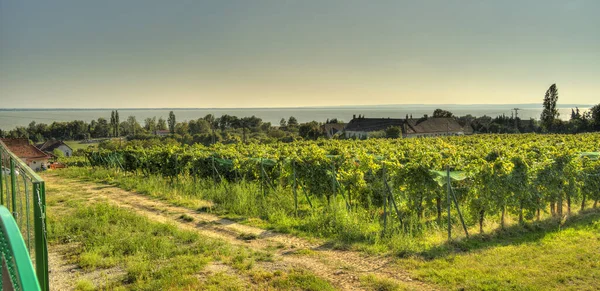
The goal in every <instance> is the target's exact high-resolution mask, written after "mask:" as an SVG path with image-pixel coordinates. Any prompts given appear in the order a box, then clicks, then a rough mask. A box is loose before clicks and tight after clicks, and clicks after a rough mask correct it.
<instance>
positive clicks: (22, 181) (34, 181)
mask: <svg viewBox="0 0 600 291" xmlns="http://www.w3.org/2000/svg"><path fill="white" fill-rule="evenodd" d="M0 165H1V171H2V176H1V179H0V204H1V205H3V206H5V207H6V208H7V210H8V211H9V212H10V213H11V214H12V216H13V218H14V220H15V222H16V226H17V228H18V229H19V231H20V233H21V236H22V237H23V240H24V242H25V247H26V249H27V251H28V252H29V255H30V259H31V262H32V264H33V266H34V267H35V273H36V275H37V280H38V282H39V286H40V287H41V290H48V289H49V287H48V248H47V231H46V195H45V192H46V187H45V183H44V180H42V178H40V176H39V175H37V174H36V173H35V172H34V171H33V170H32V169H31V168H29V167H28V166H27V165H26V164H25V163H24V162H23V161H22V160H21V159H20V158H18V157H17V156H16V155H15V154H13V153H12V152H11V151H10V150H8V148H7V147H6V145H5V144H4V143H3V142H1V141H0ZM19 272H21V270H19Z"/></svg>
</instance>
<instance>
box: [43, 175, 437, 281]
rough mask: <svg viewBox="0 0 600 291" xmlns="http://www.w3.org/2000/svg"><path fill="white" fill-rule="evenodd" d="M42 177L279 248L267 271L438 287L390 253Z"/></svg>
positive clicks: (214, 234) (237, 240)
mask: <svg viewBox="0 0 600 291" xmlns="http://www.w3.org/2000/svg"><path fill="white" fill-rule="evenodd" d="M44 178H45V180H46V183H49V184H50V185H52V184H61V185H63V186H64V185H69V187H77V188H78V189H83V190H84V191H85V192H87V193H90V194H93V195H92V196H94V197H96V198H100V197H102V198H105V199H107V200H108V201H110V202H111V203H114V204H116V205H118V206H119V207H123V208H128V209H131V210H132V211H134V212H136V213H138V214H141V215H144V216H146V217H148V218H150V219H152V220H154V221H158V222H163V223H171V224H174V225H176V226H177V227H180V228H182V229H187V230H193V231H196V232H198V233H200V234H201V235H204V236H207V237H211V238H218V239H222V240H225V241H227V242H228V243H231V244H233V245H242V246H245V247H249V248H251V249H254V250H257V251H260V250H269V251H272V250H273V249H275V255H274V258H275V259H274V260H273V262H270V263H269V264H267V265H268V266H266V267H267V268H269V269H289V268H298V269H307V270H310V271H311V272H313V273H314V274H315V275H317V276H319V277H322V278H324V279H326V280H328V281H330V282H331V283H332V284H334V285H335V286H337V287H338V288H341V289H343V290H361V288H360V282H359V278H360V276H363V275H368V274H372V275H375V276H377V277H381V278H387V279H392V280H394V281H398V282H399V283H400V284H401V285H403V286H407V287H408V288H410V289H412V290H434V289H435V288H433V287H432V286H428V285H426V284H424V283H422V282H419V281H415V280H412V279H411V278H410V276H408V274H406V273H404V272H399V271H398V270H397V269H395V268H391V267H390V266H388V264H389V263H390V262H391V260H390V259H389V258H386V257H380V256H364V255H362V254H360V253H357V252H352V251H341V250H332V249H330V248H327V247H326V246H324V245H323V244H322V243H319V242H309V241H307V240H305V239H302V238H298V237H295V236H291V235H286V234H280V233H275V232H272V231H268V230H264V229H261V228H257V227H251V226H246V225H241V224H238V223H236V222H234V221H231V220H228V219H224V218H221V217H218V216H216V215H212V214H208V213H198V212H196V211H193V210H190V209H187V208H183V207H178V206H173V205H171V204H168V203H166V202H163V201H159V200H155V199H153V198H150V197H148V196H144V195H141V194H138V193H135V192H130V191H125V190H123V189H120V188H117V187H113V186H109V185H102V184H94V183H87V182H82V181H78V180H72V179H65V178H61V177H57V176H55V175H46V176H45V177H44ZM300 250H301V251H300ZM299 251H300V252H299Z"/></svg>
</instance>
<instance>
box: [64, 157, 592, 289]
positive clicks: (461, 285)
mask: <svg viewBox="0 0 600 291" xmlns="http://www.w3.org/2000/svg"><path fill="white" fill-rule="evenodd" d="M59 175H61V176H65V177H71V178H78V179H87V180H90V181H96V182H108V183H112V184H114V185H116V186H118V187H121V188H125V189H128V190H136V191H138V192H141V193H145V194H147V195H150V196H153V197H157V198H161V199H164V200H166V201H169V203H174V204H178V205H182V204H183V205H188V204H189V205H188V206H186V207H189V208H192V209H198V208H201V207H199V206H198V205H199V204H204V205H209V204H208V202H206V200H211V201H212V202H214V204H212V205H211V206H210V207H206V206H205V208H202V210H204V211H209V212H215V213H217V214H220V215H224V214H226V215H228V216H231V217H234V218H237V219H236V220H238V221H241V222H245V223H250V224H253V225H260V226H261V227H266V228H271V229H274V230H276V231H280V232H285V233H292V234H297V235H301V236H307V237H319V238H326V239H328V240H329V242H328V245H329V246H330V247H332V248H339V249H348V248H350V249H355V250H360V251H363V252H366V253H370V254H387V255H394V256H395V257H396V259H395V266H396V267H397V268H398V269H399V270H406V271H408V272H409V273H410V274H411V277H413V278H415V279H418V280H421V281H424V282H428V283H431V284H435V285H438V286H440V287H441V288H442V289H456V290H459V289H466V290H505V289H519V290H559V289H560V290H564V289H566V290H569V289H571V290H576V289H577V290H597V289H599V288H600V252H598V250H599V249H600V211H599V210H587V211H582V212H577V211H575V212H574V213H573V214H572V215H571V216H570V217H569V218H568V219H567V220H566V221H559V220H556V219H552V218H548V217H547V216H546V217H545V218H544V217H543V218H544V219H542V221H540V222H528V223H527V224H525V225H523V226H520V225H518V224H517V223H516V222H514V221H512V220H511V219H510V217H509V218H508V219H507V227H506V229H504V230H500V228H499V225H498V221H499V219H496V218H495V217H493V220H486V222H485V224H484V230H485V234H483V235H480V234H476V233H477V226H471V227H470V228H469V232H470V233H471V238H469V239H466V238H465V237H464V235H463V234H462V229H461V228H460V226H459V224H455V225H454V228H453V230H452V231H453V237H454V238H455V239H454V240H453V241H451V242H447V238H446V232H445V229H444V226H439V225H437V224H435V223H428V224H426V225H425V226H424V228H423V229H420V230H415V232H414V233H411V231H412V230H409V232H408V233H407V234H402V233H399V232H388V233H387V234H385V235H383V236H382V235H381V231H382V229H381V226H380V223H379V221H377V220H376V219H375V218H374V217H373V216H369V214H368V213H360V212H359V213H353V215H348V214H347V211H345V209H344V208H343V205H341V207H340V208H338V209H341V211H327V212H324V211H323V209H324V208H319V209H318V210H315V211H310V210H309V209H306V208H301V209H300V210H301V216H300V218H296V217H294V216H293V215H292V213H293V209H291V207H290V205H293V201H292V200H290V197H293V196H292V195H291V193H285V192H281V193H277V192H276V191H275V192H271V193H269V195H271V196H267V197H263V196H262V194H260V192H259V191H254V190H256V189H253V188H251V187H252V185H234V186H227V185H217V186H216V187H211V186H208V185H203V184H200V185H197V186H198V188H195V190H194V188H186V187H190V185H189V184H191V183H189V181H175V182H174V183H172V184H170V183H167V182H166V180H165V179H161V178H158V177H149V178H144V179H143V183H142V182H141V181H142V179H140V177H136V176H134V175H127V174H121V173H115V172H114V171H109V170H102V169H100V170H96V171H91V170H90V169H87V168H83V169H81V168H80V169H67V170H66V171H60V172H59ZM200 183H203V182H200ZM169 195H170V196H169ZM253 195H255V196H253ZM269 199H272V200H269ZM171 201H175V202H171ZM199 201H202V202H199ZM313 203H315V201H313ZM316 203H320V202H318V201H317V202H316ZM329 210H331V209H329ZM443 218H444V219H445V217H443ZM300 255H310V254H309V253H306V254H304V253H302V252H300ZM237 268H239V269H242V270H243V269H244V268H247V267H246V266H244V265H243V264H242V265H240V266H238V267H237ZM250 269H252V268H250ZM271 275H272V274H271ZM392 283H393V282H391V281H386V280H382V279H381V278H376V277H370V276H366V277H363V278H361V284H362V286H363V288H366V289H370V290H398V289H400V290H401V289H402V288H403V286H397V285H394V284H392ZM286 284H289V282H287V283H286ZM282 286H284V285H282Z"/></svg>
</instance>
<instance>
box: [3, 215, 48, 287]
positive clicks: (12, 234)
mask: <svg viewBox="0 0 600 291" xmlns="http://www.w3.org/2000/svg"><path fill="white" fill-rule="evenodd" d="M0 256H1V259H2V264H1V265H0V271H1V272H0V273H2V280H0V288H1V289H2V290H23V291H29V290H32V291H34V290H35V291H37V290H40V285H39V282H38V281H37V279H36V276H35V272H34V271H33V265H32V264H31V258H30V256H29V252H28V251H27V246H25V241H23V237H22V236H21V231H20V230H19V227H18V226H17V223H16V221H15V219H14V218H13V216H12V215H11V213H10V211H8V209H7V208H6V207H4V206H1V205H0Z"/></svg>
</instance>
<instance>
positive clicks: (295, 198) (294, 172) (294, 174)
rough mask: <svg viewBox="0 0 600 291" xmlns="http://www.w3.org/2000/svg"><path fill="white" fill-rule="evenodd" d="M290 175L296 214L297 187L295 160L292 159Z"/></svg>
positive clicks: (296, 212)
mask: <svg viewBox="0 0 600 291" xmlns="http://www.w3.org/2000/svg"><path fill="white" fill-rule="evenodd" d="M292 176H293V177H294V185H293V186H292V187H293V188H292V189H293V190H294V211H295V212H294V213H295V215H296V216H298V189H296V188H297V184H296V161H292Z"/></svg>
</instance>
